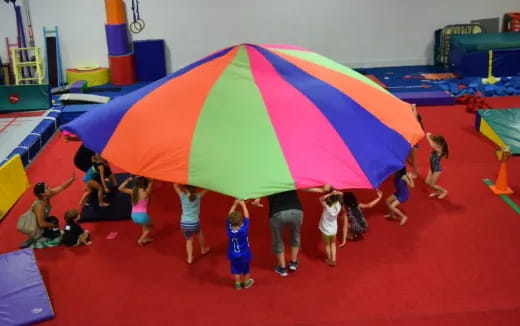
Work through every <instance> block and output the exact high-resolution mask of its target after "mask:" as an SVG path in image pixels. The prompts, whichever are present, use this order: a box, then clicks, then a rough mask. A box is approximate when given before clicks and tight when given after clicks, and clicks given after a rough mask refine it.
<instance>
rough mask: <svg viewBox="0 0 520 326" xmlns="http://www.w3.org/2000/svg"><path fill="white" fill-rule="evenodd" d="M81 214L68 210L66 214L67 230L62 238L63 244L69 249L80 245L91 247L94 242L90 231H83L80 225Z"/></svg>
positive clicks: (74, 210) (75, 210)
mask: <svg viewBox="0 0 520 326" xmlns="http://www.w3.org/2000/svg"><path fill="white" fill-rule="evenodd" d="M78 222H79V212H78V210H77V209H71V210H68V211H67V212H66V213H65V223H66V224H65V229H64V232H63V236H62V238H61V243H63V244H64V245H66V246H67V247H76V246H80V245H87V246H90V245H91V244H92V241H91V240H90V234H89V233H88V231H86V230H83V228H82V227H81V226H79V224H78Z"/></svg>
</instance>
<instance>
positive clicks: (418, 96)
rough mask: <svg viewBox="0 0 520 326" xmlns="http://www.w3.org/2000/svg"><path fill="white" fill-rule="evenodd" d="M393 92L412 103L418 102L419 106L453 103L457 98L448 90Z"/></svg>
mask: <svg viewBox="0 0 520 326" xmlns="http://www.w3.org/2000/svg"><path fill="white" fill-rule="evenodd" d="M393 94H394V95H395V96H396V97H397V98H399V99H401V100H403V101H405V102H408V103H410V104H417V105H418V106H427V105H453V104H455V100H456V98H455V97H454V96H453V95H451V94H450V93H449V92H446V91H431V92H393Z"/></svg>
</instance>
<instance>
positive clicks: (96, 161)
mask: <svg viewBox="0 0 520 326" xmlns="http://www.w3.org/2000/svg"><path fill="white" fill-rule="evenodd" d="M105 179H106V177H105V167H104V165H103V160H102V159H101V156H99V155H98V154H95V155H94V156H92V166H91V167H90V168H89V169H88V170H87V173H86V174H85V177H83V182H85V193H84V194H83V196H81V199H80V201H79V205H80V206H83V205H85V201H86V200H87V198H88V197H89V196H90V194H91V193H92V192H93V191H97V194H98V203H99V207H107V206H109V205H110V204H109V203H107V202H105V199H104V197H105V192H109V191H110V190H109V189H108V186H107V184H106V180H105ZM98 180H99V181H98Z"/></svg>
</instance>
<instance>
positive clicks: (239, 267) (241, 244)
mask: <svg viewBox="0 0 520 326" xmlns="http://www.w3.org/2000/svg"><path fill="white" fill-rule="evenodd" d="M238 205H240V207H241V208H242V211H243V213H244V214H243V215H242V213H240V212H239V211H236V210H235V209H236V207H237V206H238ZM242 217H243V218H242ZM226 224H227V225H226V228H227V234H228V237H229V245H228V259H229V262H230V265H231V274H233V276H234V278H235V289H237V290H240V289H242V280H243V287H244V288H246V289H247V288H250V287H251V286H252V285H253V283H254V282H255V280H253V279H252V278H251V273H250V266H249V265H250V262H251V258H252V255H251V249H250V248H249V239H248V234H249V211H248V210H247V206H246V203H245V202H244V201H243V200H238V199H237V200H235V202H234V203H233V206H231V209H230V210H229V214H228V218H227V223H226Z"/></svg>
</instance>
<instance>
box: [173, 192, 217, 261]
mask: <svg viewBox="0 0 520 326" xmlns="http://www.w3.org/2000/svg"><path fill="white" fill-rule="evenodd" d="M173 187H174V189H175V192H176V193H177V194H178V195H179V197H180V198H181V205H182V215H181V230H182V233H183V234H184V237H185V238H186V254H187V258H186V262H187V263H188V264H191V263H193V235H197V237H198V239H199V245H200V254H201V255H205V254H207V253H208V252H209V248H208V247H206V246H205V245H204V234H203V233H202V231H201V229H200V217H199V215H200V199H201V198H202V197H203V196H204V195H205V194H206V193H207V192H208V191H207V190H202V191H199V192H197V188H195V187H193V186H184V187H181V186H179V185H177V184H174V185H173Z"/></svg>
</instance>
